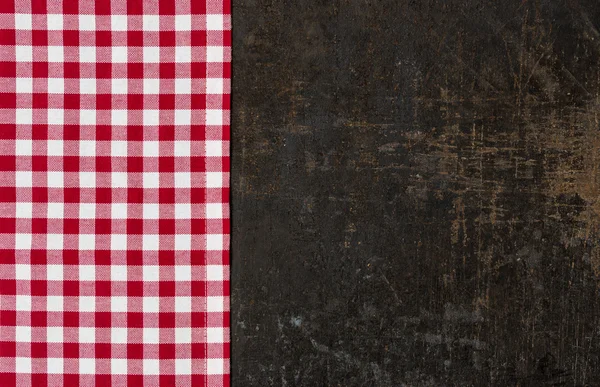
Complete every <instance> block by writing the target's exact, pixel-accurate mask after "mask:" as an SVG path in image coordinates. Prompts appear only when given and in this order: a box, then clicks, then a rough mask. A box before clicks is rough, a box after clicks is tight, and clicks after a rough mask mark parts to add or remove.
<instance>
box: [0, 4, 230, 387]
mask: <svg viewBox="0 0 600 387" xmlns="http://www.w3.org/2000/svg"><path fill="white" fill-rule="evenodd" d="M229 2H230V0H216V1H212V0H211V1H209V0H177V1H175V0H160V1H159V0H128V1H124V0H95V1H88V0H69V1H47V0H18V1H16V0H2V1H0V34H1V37H0V116H1V119H0V121H1V125H0V149H1V150H2V152H0V153H1V154H0V207H1V209H2V211H0V297H1V300H0V386H2V387H13V386H18V387H26V386H32V387H43V386H68V387H71V386H86V387H87V386H102V387H105V386H159V385H161V386H162V385H164V386H167V385H173V386H192V385H193V386H229V351H228V350H227V347H228V345H229V341H230V339H229V328H230V327H229V289H228V288H229V227H228V224H229V202H228V200H229V199H228V194H226V193H228V192H229V191H228V189H229V117H230V114H229V94H230V73H231V72H230V62H231V41H230V38H229V36H230V33H229V32H230V30H231V16H230V9H231V7H230V4H229Z"/></svg>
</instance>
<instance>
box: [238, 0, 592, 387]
mask: <svg viewBox="0 0 600 387" xmlns="http://www.w3.org/2000/svg"><path fill="white" fill-rule="evenodd" d="M233 23H234V24H233V25H234V29H233V30H234V41H233V107H232V109H233V110H232V156H233V159H232V170H233V174H232V200H233V212H232V221H233V240H232V253H233V256H232V380H233V385H236V386H402V385H406V386H471V385H472V386H487V385H493V386H545V385H548V386H554V385H564V386H584V385H589V386H594V385H600V359H599V356H600V321H599V320H600V318H599V311H600V297H599V288H598V284H599V281H598V279H599V276H600V247H599V246H598V238H599V236H600V227H599V226H600V201H599V194H600V171H599V168H600V153H599V151H600V132H599V119H600V99H599V91H600V66H599V65H598V64H599V58H600V33H599V31H598V29H599V28H600V4H599V3H597V2H595V1H578V0H570V1H556V0H554V1H549V0H547V1H531V0H528V1H520V0H519V1H506V0H504V1H495V2H488V1H464V0H463V1H457V0H448V1H427V0H417V1H395V0H394V1H391V0H390V1H370V0H360V1H359V0H347V1H278V2H276V1H272V0H233Z"/></svg>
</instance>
